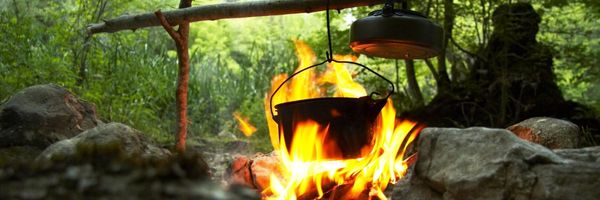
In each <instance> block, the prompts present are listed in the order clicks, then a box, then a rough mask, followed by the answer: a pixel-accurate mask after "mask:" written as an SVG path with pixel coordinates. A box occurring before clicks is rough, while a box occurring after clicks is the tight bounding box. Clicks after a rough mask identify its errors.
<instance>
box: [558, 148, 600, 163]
mask: <svg viewBox="0 0 600 200" xmlns="http://www.w3.org/2000/svg"><path fill="white" fill-rule="evenodd" d="M554 153H556V154H558V155H559V156H561V157H563V158H567V159H571V160H576V161H582V162H600V146H594V147H586V148H579V149H555V150H554Z"/></svg>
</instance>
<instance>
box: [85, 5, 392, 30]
mask: <svg viewBox="0 0 600 200" xmlns="http://www.w3.org/2000/svg"><path fill="white" fill-rule="evenodd" d="M329 1H330V2H329V5H330V8H331V9H332V10H341V9H344V8H352V7H359V6H370V5H375V4H381V3H383V2H384V0H329ZM325 9H327V1H325V0H278V1H272V0H264V1H248V2H236V3H222V4H213V5H205V6H196V7H189V8H188V7H186V8H184V9H182V8H180V9H177V10H170V11H166V12H164V16H165V18H166V19H167V21H168V22H169V24H181V23H182V22H184V21H186V23H189V22H195V21H203V20H218V19H226V18H243V17H258V16H272V15H285V14H293V13H310V12H317V11H322V10H325ZM103 21H104V22H103V23H98V24H90V25H89V26H88V27H87V32H88V34H95V33H102V32H107V33H112V32H117V31H121V30H135V29H138V28H145V27H151V26H159V25H161V23H160V22H159V20H157V19H156V16H155V14H153V13H144V14H139V15H124V16H120V17H117V18H114V19H109V20H103Z"/></svg>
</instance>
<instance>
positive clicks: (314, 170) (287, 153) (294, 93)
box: [250, 41, 423, 199]
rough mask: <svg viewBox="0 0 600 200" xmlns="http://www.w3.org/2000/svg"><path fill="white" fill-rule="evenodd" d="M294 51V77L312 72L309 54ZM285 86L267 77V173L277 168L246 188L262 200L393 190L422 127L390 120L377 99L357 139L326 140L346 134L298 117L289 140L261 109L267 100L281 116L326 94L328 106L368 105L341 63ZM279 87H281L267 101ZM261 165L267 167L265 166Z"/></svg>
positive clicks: (386, 102)
mask: <svg viewBox="0 0 600 200" xmlns="http://www.w3.org/2000/svg"><path fill="white" fill-rule="evenodd" d="M294 44H295V46H296V52H297V55H298V58H299V60H300V63H299V66H298V68H297V69H296V71H297V72H298V71H300V70H303V69H305V68H307V67H309V66H311V65H313V63H314V60H315V58H316V56H315V54H314V52H313V51H312V50H311V49H310V47H309V46H308V45H307V44H305V43H304V42H302V41H294ZM333 57H334V59H336V60H348V61H355V60H356V59H357V58H356V57H355V56H351V55H346V56H344V55H334V56H333ZM287 78H288V76H287V75H286V74H280V75H277V76H275V77H274V78H273V79H272V89H271V92H270V93H269V95H267V97H266V98H265V111H266V116H267V122H268V127H269V133H270V138H271V143H272V145H273V147H274V149H275V153H274V154H273V156H274V157H277V162H275V164H274V165H277V166H271V167H270V168H269V169H271V172H270V173H269V175H268V176H266V175H260V174H252V176H251V177H252V178H253V179H260V180H254V181H253V182H255V183H258V186H256V187H257V188H258V189H259V190H261V191H260V192H261V194H262V196H263V198H264V199H386V197H385V195H384V193H383V191H384V190H385V189H386V187H387V186H388V184H390V183H391V184H394V183H396V182H397V181H398V180H399V179H400V178H402V177H403V176H404V175H405V173H406V170H407V168H408V166H409V165H410V164H411V163H412V162H414V159H415V156H414V154H413V155H410V156H405V154H406V153H407V149H408V146H409V145H410V144H411V143H412V142H413V140H414V139H415V138H416V136H417V134H418V133H419V131H420V130H421V129H422V128H423V127H422V126H419V125H417V123H415V122H411V121H408V120H401V119H397V118H396V111H395V109H394V107H393V105H392V101H391V100H390V99H383V100H380V101H382V102H383V103H382V104H381V108H380V109H381V111H380V112H378V111H379V110H376V111H375V115H374V117H373V122H372V123H367V124H368V125H369V126H370V127H367V129H364V130H361V131H362V132H363V133H358V134H355V133H353V134H351V133H341V134H338V135H333V134H335V133H334V132H333V130H332V129H337V131H338V132H340V131H341V132H348V131H351V130H348V129H344V128H336V127H334V126H335V125H333V122H331V123H328V122H325V123H324V122H322V120H321V121H319V120H318V119H310V118H306V117H296V120H295V121H294V122H293V123H291V124H287V126H288V127H286V129H288V130H289V131H291V134H290V133H287V132H286V130H283V129H284V128H283V127H282V124H278V122H276V121H275V120H274V119H273V118H272V117H271V112H270V111H271V110H270V109H272V108H271V104H270V102H269V101H270V100H271V95H273V94H274V96H272V101H273V102H272V105H276V106H275V108H281V107H278V105H283V104H285V103H286V102H301V101H309V100H310V99H318V98H323V97H327V95H328V91H329V93H333V97H334V98H330V99H334V100H335V99H337V98H340V99H361V98H363V99H364V98H371V97H369V96H367V92H366V90H365V88H363V87H362V86H361V85H360V84H358V83H356V82H354V81H353V73H352V72H351V71H349V70H348V69H346V66H345V65H344V64H343V63H335V62H333V63H329V64H328V65H327V68H326V70H322V71H321V72H320V71H317V70H315V69H314V68H313V69H309V70H306V71H304V72H303V73H301V74H298V75H297V76H295V77H293V79H291V80H290V81H289V82H288V83H287V84H283V83H284V80H286V79H287ZM282 84H283V85H282ZM279 85H282V86H281V88H280V90H279V92H278V93H275V92H276V88H277V87H278V86H279ZM329 95H330V94H329ZM332 102H335V101H332ZM326 103H328V102H326ZM303 109H310V108H303ZM315 109H319V108H315ZM321 109H322V108H321ZM350 109H355V108H350ZM316 112H319V111H316ZM320 112H330V113H329V114H328V115H331V116H333V117H343V116H341V115H344V114H346V112H340V111H337V110H335V109H333V110H325V111H323V110H321V111H320ZM338 126H339V125H338ZM289 131H288V132H289ZM343 134H346V135H343ZM364 136H367V137H364ZM353 137H355V138H353ZM348 141H350V142H348ZM267 163H270V164H271V165H273V162H267ZM254 164H260V163H257V162H255V163H254ZM250 173H256V172H250Z"/></svg>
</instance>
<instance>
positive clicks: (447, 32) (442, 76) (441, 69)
mask: <svg viewBox="0 0 600 200" xmlns="http://www.w3.org/2000/svg"><path fill="white" fill-rule="evenodd" d="M453 26H454V0H444V27H443V28H444V41H443V43H442V51H441V52H440V55H439V56H438V76H439V80H438V82H437V84H438V85H437V86H438V93H445V92H448V90H450V77H449V76H448V72H446V69H447V67H446V50H447V49H446V48H447V47H448V41H449V40H450V37H452V27H453Z"/></svg>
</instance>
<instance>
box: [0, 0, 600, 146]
mask: <svg viewBox="0 0 600 200" xmlns="http://www.w3.org/2000/svg"><path fill="white" fill-rule="evenodd" d="M178 2H179V1H178V0H145V1H130V0H32V1H20V0H1V1H0V38H1V42H0V77H1V79H0V103H1V102H5V101H7V100H8V98H10V96H11V95H12V94H14V93H15V92H17V91H18V90H20V89H23V88H25V87H28V86H32V85H36V84H46V83H54V84H57V85H60V86H63V87H65V88H68V89H70V90H71V91H73V92H75V93H76V94H77V95H79V96H80V97H82V98H83V99H85V100H87V101H89V102H92V103H94V104H96V107H97V110H98V113H99V116H100V117H101V118H102V120H103V121H106V122H108V121H116V122H122V123H126V124H129V125H131V126H133V127H135V128H137V129H139V130H141V131H143V132H145V133H146V134H148V135H150V136H151V137H152V138H154V139H155V140H157V141H159V142H163V143H168V142H172V141H174V133H175V120H176V116H175V114H176V112H175V85H176V77H177V56H176V51H175V45H174V44H173V41H172V40H171V39H170V37H169V36H168V35H167V33H166V32H165V31H164V30H163V29H162V28H161V27H155V28H146V29H140V30H136V31H122V32H118V33H113V34H97V35H95V36H93V37H90V36H88V35H87V33H86V32H85V27H86V26H87V25H89V24H91V23H97V22H100V21H101V20H102V19H110V18H114V17H117V16H120V15H123V14H136V13H144V12H153V11H155V10H158V9H162V10H170V9H175V8H176V7H177V5H178ZM224 2H236V0H225V1H223V0H195V1H193V5H194V6H196V5H206V4H212V3H224ZM530 2H531V3H532V4H533V6H534V8H535V9H536V11H537V12H538V13H539V14H540V15H541V16H542V22H541V24H540V31H539V34H538V35H537V40H538V41H539V42H541V43H543V44H545V45H547V46H549V47H551V48H552V49H553V55H554V66H553V69H554V72H555V74H556V77H557V83H558V85H559V87H560V89H561V91H562V93H563V96H564V97H565V98H566V99H568V100H572V101H576V102H579V103H582V104H584V105H587V106H588V107H589V108H590V109H591V110H592V112H595V113H598V112H599V111H600V66H599V65H598V61H599V59H600V21H599V20H597V19H599V18H600V2H599V1H596V0H572V1H568V0H535V1H530ZM502 3H509V2H508V1H500V0H422V1H412V2H411V7H412V9H413V10H417V11H419V12H422V13H425V14H427V15H428V16H429V17H430V18H431V19H432V20H433V21H436V22H437V23H439V24H441V25H449V26H445V28H447V27H452V28H451V29H452V31H451V39H450V41H449V43H448V46H447V48H446V55H445V57H444V58H443V59H430V60H428V62H425V61H422V60H418V61H415V63H414V66H413V67H414V73H407V71H406V69H407V68H406V67H407V66H405V62H403V61H399V60H392V59H377V58H368V57H365V56H360V58H359V60H358V62H360V63H363V64H366V65H368V66H370V67H372V68H374V69H375V70H376V71H378V72H381V73H382V74H383V75H384V76H386V77H387V78H389V79H391V80H392V81H394V82H395V84H396V86H397V88H399V89H398V91H397V93H396V94H394V96H393V97H392V98H393V99H394V103H395V104H396V108H397V109H398V110H400V111H401V112H402V111H407V110H411V109H414V108H416V107H419V106H422V105H424V104H427V102H428V101H430V100H431V99H432V98H433V97H434V96H435V94H436V92H437V87H438V86H439V82H438V81H439V80H438V78H439V77H436V76H439V72H440V71H438V69H439V68H440V65H443V66H444V68H443V70H444V71H445V72H446V73H447V74H448V77H449V78H450V81H451V82H460V81H462V80H464V79H465V77H466V76H467V74H468V73H469V70H470V67H471V66H472V64H473V62H474V59H475V56H474V55H476V54H477V52H479V51H481V50H482V49H483V48H484V47H485V45H486V42H487V41H488V39H489V37H490V35H491V32H492V30H493V27H492V26H491V15H492V12H493V10H494V8H496V7H497V6H498V5H500V4H502ZM379 8H380V6H375V7H371V8H369V7H361V8H353V9H345V10H342V11H341V12H339V13H337V12H334V13H333V14H332V35H333V48H334V52H335V53H338V54H349V53H351V50H350V49H349V47H348V40H349V28H350V24H351V23H352V21H354V20H355V19H357V18H362V17H365V16H366V15H367V14H368V12H369V11H371V10H375V9H379ZM324 15H325V14H324V13H323V12H318V13H313V14H294V15H285V16H270V17H256V18H244V19H229V20H218V21H204V22H197V23H192V24H191V29H190V44H189V46H190V57H191V60H190V66H191V69H190V84H189V104H188V106H189V107H188V114H189V120H190V121H189V129H188V130H189V133H188V137H190V138H191V141H194V138H203V139H207V140H222V139H223V138H222V137H218V135H219V134H220V133H233V134H235V135H237V136H238V137H244V136H243V134H241V133H240V132H239V131H238V130H237V123H236V121H235V119H234V117H233V116H232V113H234V112H239V113H241V114H242V115H244V116H247V117H248V118H249V119H250V122H251V123H252V124H254V125H255V126H256V127H257V128H258V131H257V132H256V133H255V135H254V136H252V137H250V138H249V140H250V141H251V142H253V143H255V144H259V145H257V148H258V150H261V151H268V150H269V149H270V148H271V147H270V146H269V145H270V143H268V142H266V141H268V140H269V136H268V128H267V126H266V122H265V117H264V107H263V105H262V103H263V99H264V97H265V95H266V93H267V91H268V89H269V87H270V80H271V77H273V76H274V75H276V74H280V73H290V72H292V71H293V70H294V69H295V68H296V67H297V65H298V58H297V57H296V54H295V53H296V52H295V50H294V43H293V40H295V39H298V40H303V41H305V42H307V43H308V44H309V45H310V46H311V47H312V48H313V49H314V51H315V53H316V55H317V58H315V59H317V60H322V59H324V58H325V51H326V46H327V40H326V29H325V16H324ZM450 19H452V20H450ZM442 60H443V61H442ZM442 62H443V63H442ZM409 67H410V66H409ZM411 68H412V67H411ZM356 79H357V80H358V81H359V82H361V83H363V84H364V85H366V86H367V88H381V87H385V85H384V84H383V83H381V81H380V80H378V79H377V78H375V77H374V76H372V75H370V74H368V73H360V74H359V75H358V76H357V78H356ZM411 79H415V80H416V81H417V83H418V85H415V84H414V83H411V82H410V81H409V80H411ZM373 90H376V89H373Z"/></svg>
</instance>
